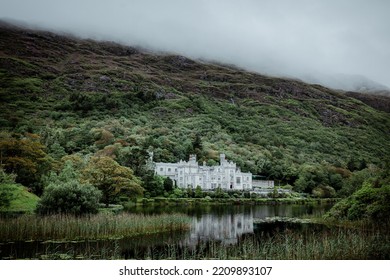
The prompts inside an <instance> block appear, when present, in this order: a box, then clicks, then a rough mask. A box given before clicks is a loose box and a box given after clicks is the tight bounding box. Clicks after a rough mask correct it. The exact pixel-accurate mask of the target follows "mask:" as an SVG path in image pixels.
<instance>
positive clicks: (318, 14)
mask: <svg viewBox="0 0 390 280" xmlns="http://www.w3.org/2000/svg"><path fill="white" fill-rule="evenodd" d="M389 11H390V1H387V0H370V1H367V0H350V1H349V0H327V1H316V0H291V1H287V0H257V1H256V0H240V1H238V0H237V1H230V0H164V1H158V0H128V1H127V0H110V1H102V0H66V1H59V0H34V1H23V0H0V18H2V19H11V20H19V21H23V22H25V23H27V24H30V25H33V26H37V27H40V28H44V29H48V30H51V31H61V32H68V33H72V34H74V35H77V36H80V37H83V38H92V39H98V40H112V41H118V42H120V43H124V44H127V45H135V46H143V47H146V48H149V49H152V50H156V51H166V52H173V53H177V54H181V55H185V56H188V57H191V58H194V59H198V58H200V59H206V60H214V61H220V62H223V63H230V64H235V65H237V66H239V67H242V68H245V69H248V70H252V71H256V72H259V73H262V74H268V75H273V76H290V77H297V78H300V79H304V80H306V81H310V82H318V83H321V82H322V83H325V84H327V85H330V86H333V87H339V86H340V83H339V82H340V81H343V83H344V85H343V86H342V87H344V88H347V87H348V84H349V83H348V82H347V81H348V80H349V79H350V80H351V83H352V81H355V82H356V80H359V77H361V76H363V77H366V78H368V79H370V80H373V81H376V82H378V83H380V84H383V85H386V86H388V87H390V68H389V63H390V16H389ZM350 75H359V76H350ZM366 80H367V79H366ZM373 84H374V83H373ZM340 87H341V86H340Z"/></svg>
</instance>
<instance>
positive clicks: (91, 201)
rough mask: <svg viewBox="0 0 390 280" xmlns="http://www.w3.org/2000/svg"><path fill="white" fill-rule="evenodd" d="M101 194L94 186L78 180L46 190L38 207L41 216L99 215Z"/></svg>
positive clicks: (53, 185) (48, 187) (51, 185)
mask: <svg viewBox="0 0 390 280" xmlns="http://www.w3.org/2000/svg"><path fill="white" fill-rule="evenodd" d="M100 198H101V192H100V191H99V190H97V189H96V188H95V187H93V186H92V185H86V184H81V183H80V182H78V181H77V180H73V181H70V182H65V183H63V184H61V185H55V184H54V183H52V184H50V185H49V186H47V187H46V189H45V190H44V193H43V195H42V197H41V200H40V201H39V203H38V206H37V212H38V213H39V214H57V213H64V214H65V213H66V214H74V215H81V214H88V213H97V210H98V207H99V200H100Z"/></svg>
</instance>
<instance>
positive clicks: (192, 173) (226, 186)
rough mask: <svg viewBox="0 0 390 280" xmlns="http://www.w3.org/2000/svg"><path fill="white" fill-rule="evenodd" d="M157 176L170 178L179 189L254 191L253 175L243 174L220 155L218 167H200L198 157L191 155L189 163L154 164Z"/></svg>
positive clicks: (232, 163) (204, 165)
mask: <svg viewBox="0 0 390 280" xmlns="http://www.w3.org/2000/svg"><path fill="white" fill-rule="evenodd" d="M154 171H155V174H157V175H160V176H165V177H169V178H171V179H172V180H173V182H174V184H175V185H176V186H178V187H179V188H196V187H197V186H200V187H201V189H202V190H215V189H217V188H221V189H222V190H228V191H229V190H231V191H233V190H240V191H243V190H248V191H250V190H252V189H253V186H252V173H245V172H241V170H240V168H237V166H236V164H235V163H234V162H231V161H228V160H226V158H225V155H224V154H221V155H220V164H219V165H218V166H206V164H205V163H203V165H199V164H198V162H197V161H196V155H190V159H189V161H183V160H181V161H179V162H177V163H165V162H155V163H154Z"/></svg>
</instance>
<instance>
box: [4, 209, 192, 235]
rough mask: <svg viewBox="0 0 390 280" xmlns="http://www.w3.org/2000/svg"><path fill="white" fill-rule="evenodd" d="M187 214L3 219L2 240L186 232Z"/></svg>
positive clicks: (31, 216)
mask: <svg viewBox="0 0 390 280" xmlns="http://www.w3.org/2000/svg"><path fill="white" fill-rule="evenodd" d="M189 223H190V220H189V219H188V218H187V216H185V215H180V214H172V215H164V214H162V215H155V216H145V215H132V214H125V213H124V214H119V215H114V214H110V213H101V214H97V215H93V216H86V217H74V216H66V215H55V216H45V217H40V216H35V215H23V216H20V217H17V218H13V219H0V228H1V231H0V240H1V241H27V240H34V241H48V240H69V241H74V240H86V239H89V240H98V239H115V238H122V237H128V236H135V235H141V234H150V233H158V232H169V231H176V230H187V229H188V228H189Z"/></svg>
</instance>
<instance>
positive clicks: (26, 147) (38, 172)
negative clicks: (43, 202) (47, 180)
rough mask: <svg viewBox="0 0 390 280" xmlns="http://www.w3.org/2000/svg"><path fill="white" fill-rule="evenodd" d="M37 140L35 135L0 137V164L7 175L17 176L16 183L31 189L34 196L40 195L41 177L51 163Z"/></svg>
mask: <svg viewBox="0 0 390 280" xmlns="http://www.w3.org/2000/svg"><path fill="white" fill-rule="evenodd" d="M39 139H40V137H39V136H38V135H36V134H26V136H25V137H22V136H21V135H15V136H14V137H11V136H10V135H1V136H0V164H1V165H2V166H3V167H4V170H5V171H6V172H7V173H15V174H16V175H17V177H16V182H17V183H20V184H22V185H24V186H28V187H30V188H32V189H33V190H34V192H35V193H36V194H40V193H41V186H40V179H41V176H42V175H43V174H45V173H46V172H47V171H48V170H49V168H50V165H51V162H52V159H51V158H50V157H49V156H48V155H47V154H46V152H45V148H46V147H45V146H44V145H42V144H41V143H40V142H39Z"/></svg>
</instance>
